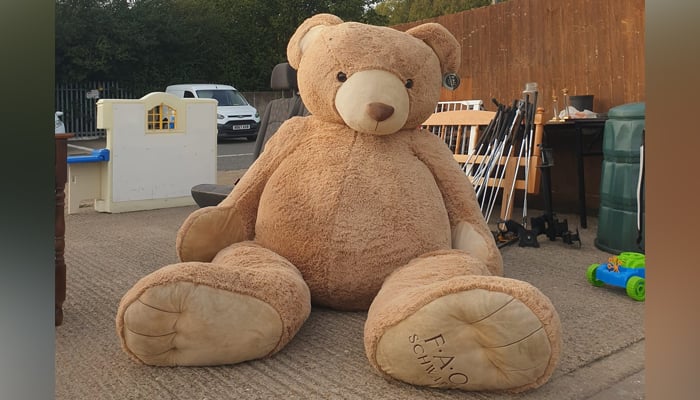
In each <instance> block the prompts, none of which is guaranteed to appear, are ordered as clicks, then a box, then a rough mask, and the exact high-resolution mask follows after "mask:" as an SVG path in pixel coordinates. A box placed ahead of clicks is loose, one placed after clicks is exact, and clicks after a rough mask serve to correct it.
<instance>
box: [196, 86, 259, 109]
mask: <svg viewBox="0 0 700 400" xmlns="http://www.w3.org/2000/svg"><path fill="white" fill-rule="evenodd" d="M197 97H199V98H200V99H214V100H216V101H218V102H219V106H221V107H226V106H245V105H247V104H248V102H247V101H246V100H245V98H244V97H243V95H241V94H240V93H238V91H236V90H231V89H206V90H197Z"/></svg>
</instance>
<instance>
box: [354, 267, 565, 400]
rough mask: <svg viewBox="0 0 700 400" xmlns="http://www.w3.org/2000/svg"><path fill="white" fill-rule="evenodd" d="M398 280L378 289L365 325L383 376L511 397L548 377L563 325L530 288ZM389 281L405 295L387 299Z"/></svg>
mask: <svg viewBox="0 0 700 400" xmlns="http://www.w3.org/2000/svg"><path fill="white" fill-rule="evenodd" d="M391 279H393V280H394V282H392V281H391ZM400 280H401V277H400V274H399V276H392V277H390V279H389V280H388V281H387V282H386V283H385V286H384V287H383V288H382V291H384V290H387V294H388V295H390V296H391V297H390V298H389V297H383V296H382V293H381V292H380V294H379V295H378V298H377V300H379V303H378V304H376V306H377V308H375V304H373V305H372V307H373V308H374V309H370V313H369V316H368V321H367V324H366V327H365V344H366V347H367V354H368V357H369V358H370V362H371V363H372V364H373V366H374V367H375V368H376V369H377V370H378V371H379V372H380V373H381V374H383V375H385V376H388V377H391V378H394V379H397V380H400V381H403V382H406V383H411V384H414V385H421V386H429V387H437V388H451V389H462V390H508V391H513V392H519V391H523V390H526V389H530V388H534V387H537V386H540V385H542V384H543V383H544V382H546V381H547V379H548V378H549V377H550V376H551V374H552V372H553V370H554V368H555V366H556V363H557V361H558V358H559V353H560V345H561V343H560V341H561V339H560V322H559V318H558V316H557V314H556V311H555V310H554V307H553V306H552V304H551V303H550V301H549V299H548V298H547V297H546V296H544V295H543V294H542V293H541V292H540V291H539V290H537V289H536V288H535V287H533V286H532V285H530V284H528V283H526V282H522V281H518V280H513V279H508V278H502V277H494V276H471V275H465V276H456V277H452V278H448V279H445V280H441V281H438V282H435V281H434V282H432V283H428V284H418V285H415V286H413V287H409V286H407V285H406V283H407V282H406V281H403V282H401V283H399V281H400ZM423 283H426V282H423ZM392 284H395V285H397V287H398V285H399V284H400V285H401V286H402V287H403V290H401V291H402V292H403V293H404V294H403V295H401V294H398V293H393V294H392V293H391V292H392V291H393V290H392ZM377 300H375V301H377ZM387 313H391V314H393V315H395V316H396V317H395V318H391V317H389V318H390V319H393V321H387V316H388V315H389V314H387Z"/></svg>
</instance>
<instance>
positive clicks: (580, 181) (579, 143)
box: [576, 126, 588, 229]
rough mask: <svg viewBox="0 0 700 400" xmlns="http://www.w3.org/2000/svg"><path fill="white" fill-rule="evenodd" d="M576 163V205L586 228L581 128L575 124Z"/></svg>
mask: <svg viewBox="0 0 700 400" xmlns="http://www.w3.org/2000/svg"><path fill="white" fill-rule="evenodd" d="M576 164H577V167H576V168H577V170H578V171H577V172H578V205H579V216H580V218H581V228H584V229H585V228H587V227H588V223H587V218H586V182H585V178H584V173H583V167H584V165H583V129H582V128H581V127H580V126H576Z"/></svg>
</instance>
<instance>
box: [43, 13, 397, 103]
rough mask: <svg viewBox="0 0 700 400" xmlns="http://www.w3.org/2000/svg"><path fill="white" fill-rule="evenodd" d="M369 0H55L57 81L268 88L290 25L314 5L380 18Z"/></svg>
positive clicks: (347, 16) (349, 16) (351, 16)
mask: <svg viewBox="0 0 700 400" xmlns="http://www.w3.org/2000/svg"><path fill="white" fill-rule="evenodd" d="M375 3H377V0H269V1H266V2H260V1H259V0H56V79H57V81H59V82H61V81H63V82H65V81H89V80H111V81H120V82H124V84H130V85H132V86H134V87H138V88H143V90H144V91H153V90H163V88H164V87H165V86H166V85H167V84H171V83H175V82H185V81H188V82H221V83H231V84H234V85H235V86H236V87H238V88H239V89H240V90H246V91H248V90H268V89H269V76H270V71H272V68H273V67H274V65H275V64H277V63H280V62H283V61H285V60H286V47H287V42H288V40H289V38H290V37H291V35H292V34H293V33H294V31H295V29H296V28H297V26H298V25H299V24H300V23H301V22H302V21H303V20H304V19H306V18H308V17H310V16H311V15H313V14H317V13H323V12H327V13H333V14H336V15H338V16H339V17H340V18H342V19H343V20H346V21H362V22H368V23H375V24H383V23H386V18H385V17H383V16H381V15H379V14H377V13H376V11H375V9H374V8H373V6H374V5H375Z"/></svg>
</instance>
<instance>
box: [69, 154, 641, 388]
mask: <svg viewBox="0 0 700 400" xmlns="http://www.w3.org/2000/svg"><path fill="white" fill-rule="evenodd" d="M100 147H104V142H100V141H89V142H88V141H84V142H82V141H81V142H77V143H76V142H73V143H71V146H70V147H69V154H78V153H85V152H86V151H87V152H89V149H91V148H100ZM244 172H245V170H233V171H219V173H218V179H217V183H220V184H228V185H230V184H232V183H233V182H234V181H235V180H236V179H237V178H239V177H240V176H241V175H242V174H243V173H244ZM190 208H191V207H190ZM190 208H181V209H174V210H154V211H144V212H139V213H125V214H113V215H106V214H101V213H97V212H95V211H94V210H91V209H89V208H86V209H81V211H80V212H79V213H78V214H76V215H70V216H68V218H67V232H68V236H67V239H68V240H67V249H66V259H67V263H68V265H69V266H70V271H69V274H68V279H69V287H68V289H69V292H68V298H67V303H66V320H65V321H66V322H65V324H64V326H62V327H60V328H58V329H57V349H56V351H57V398H64V399H74V398H75V399H80V398H143V397H139V396H140V395H141V394H142V393H147V391H148V390H154V392H153V395H152V397H150V398H154V399H155V398H171V399H176V398H178V399H179V398H183V399H184V398H198V397H191V396H192V395H193V393H192V392H189V391H188V390H191V388H190V387H187V386H188V385H189V384H188V383H187V382H190V383H191V384H193V385H199V384H204V383H203V381H204V382H207V383H206V384H205V386H207V390H210V391H213V392H209V393H216V391H217V390H220V391H221V393H224V392H227V391H232V392H231V393H229V394H228V395H232V394H233V393H234V392H235V393H238V395H239V397H240V398H275V397H274V396H273V395H272V393H277V392H275V391H274V390H272V389H271V388H258V389H257V390H258V394H257V395H256V396H253V395H252V393H249V394H250V396H245V395H244V394H245V393H246V392H245V390H247V389H245V390H244V391H242V392H240V390H241V388H240V387H239V386H235V387H229V386H228V385H230V384H232V381H233V380H235V379H237V378H235V377H233V376H228V375H227V374H229V373H232V372H233V371H244V372H245V371H247V372H249V373H250V374H251V375H250V376H251V377H255V378H254V379H260V383H261V384H262V385H263V386H264V385H267V384H272V383H271V382H276V381H269V382H268V380H267V379H269V378H273V377H275V376H276V375H274V374H277V373H283V374H289V375H284V376H288V378H284V377H283V376H282V375H280V376H279V377H278V378H279V379H281V380H282V381H283V382H287V381H286V380H285V379H288V382H287V383H288V384H289V385H290V386H289V388H288V389H285V390H288V392H284V393H285V394H286V395H289V396H287V397H290V396H291V397H297V396H298V398H324V396H323V395H320V396H319V393H335V395H331V394H329V395H328V396H325V398H368V397H366V396H368V393H369V394H372V393H373V395H372V397H371V398H395V397H392V396H389V397H387V396H388V394H387V393H385V392H383V391H386V390H390V391H392V395H393V394H395V395H397V396H404V397H397V398H461V399H472V398H478V399H511V398H513V399H515V398H517V399H537V400H544V399H553V400H554V399H556V400H561V399H577V400H578V399H590V400H615V399H632V400H637V399H644V384H645V371H644V344H645V340H644V332H643V310H644V305H643V303H638V302H634V301H631V300H630V299H629V298H627V297H626V296H625V295H624V291H622V293H620V292H619V291H615V290H610V289H606V288H593V287H591V286H590V285H589V284H587V282H585V278H583V279H582V278H581V276H580V273H579V271H578V270H575V271H574V270H572V269H571V268H573V266H576V268H579V269H580V267H581V266H582V265H586V262H590V260H597V259H601V258H603V257H605V256H606V254H604V253H602V252H600V251H598V250H596V249H594V248H592V247H593V246H592V242H593V238H594V237H595V229H596V221H592V222H591V226H590V227H589V229H586V230H583V231H582V239H583V243H584V246H583V248H582V249H580V250H575V249H569V248H568V247H567V246H566V245H564V244H562V243H561V242H549V241H546V239H544V240H542V242H544V243H542V247H541V248H539V249H523V248H518V247H517V246H509V247H508V248H506V249H504V250H503V254H504V260H506V262H507V265H509V266H510V267H509V269H508V270H507V275H510V276H511V277H516V278H520V279H525V280H528V281H531V282H533V283H535V284H536V286H538V287H540V288H541V289H542V290H543V292H545V293H546V294H547V295H548V296H550V298H551V299H552V301H553V302H554V303H555V305H557V307H558V311H559V313H560V315H561V317H562V320H563V325H564V327H565V328H566V329H567V331H566V337H565V338H564V340H565V345H566V353H565V355H564V358H563V360H562V363H561V366H560V367H559V369H558V370H557V372H556V373H555V375H554V376H553V377H552V379H551V381H550V382H548V383H547V384H546V385H545V386H543V387H542V388H540V389H538V390H537V391H535V392H529V393H526V394H523V395H519V396H499V395H490V394H483V395H477V396H476V397H474V396H473V395H468V394H464V395H459V394H458V393H447V394H443V393H442V392H440V393H436V392H434V391H424V390H422V391H415V390H413V389H412V388H407V387H404V386H399V387H395V386H391V385H389V386H387V384H386V383H384V382H383V381H381V380H376V379H375V378H376V377H374V376H373V375H372V374H371V373H369V372H368V371H365V369H366V366H365V363H366V360H363V354H361V352H359V353H358V348H356V347H359V346H361V345H360V344H358V343H351V344H353V347H347V348H348V349H350V350H345V353H344V355H345V356H349V357H350V358H349V359H348V360H347V362H348V364H347V365H345V368H349V367H350V366H351V364H350V362H355V363H357V365H356V366H354V367H353V368H355V369H352V371H353V373H354V374H355V375H351V376H350V377H349V378H350V379H351V380H352V379H362V380H363V381H360V382H363V384H364V385H366V387H365V388H364V389H362V390H360V389H353V387H354V386H356V385H354V384H353V383H352V382H345V380H346V379H341V380H339V381H337V382H336V385H337V387H335V388H333V387H323V386H322V387H320V388H319V387H314V385H310V386H309V382H305V383H301V382H303V381H304V379H306V380H307V381H308V380H309V379H311V381H314V380H313V379H312V377H311V375H306V374H308V373H311V372H310V371H313V372H314V373H316V374H319V375H318V376H321V374H324V373H331V374H332V373H341V374H342V373H347V370H346V369H343V368H341V369H340V370H336V369H335V368H337V367H339V365H337V363H338V362H340V359H337V361H333V360H334V358H333V357H331V358H330V359H329V358H328V356H329V355H334V356H335V357H337V356H338V354H335V353H332V354H327V352H328V351H329V348H328V347H321V348H318V349H315V351H317V352H318V353H317V354H314V353H313V352H312V353H309V352H308V351H307V350H308V347H311V345H312V342H314V341H317V340H319V337H316V336H313V335H312V331H313V332H315V333H317V332H316V330H317V329H319V330H320V329H322V327H323V329H331V331H329V334H328V337H326V338H325V339H327V340H329V343H330V345H331V346H336V347H337V346H348V344H347V343H345V344H341V343H343V342H342V340H341V339H344V338H345V335H348V332H349V333H351V334H352V333H353V332H354V331H357V332H361V329H362V319H363V316H362V315H354V314H352V315H335V314H332V313H326V314H324V313H321V314H320V315H319V314H316V315H317V316H316V317H315V319H312V320H311V321H310V322H309V325H310V327H309V328H308V329H307V330H305V331H302V332H301V334H300V338H299V339H298V340H297V341H296V345H294V346H290V349H289V350H287V351H285V352H284V354H281V355H279V356H276V357H274V358H273V359H271V360H270V361H269V363H268V362H260V363H257V364H255V363H254V364H252V365H251V366H249V367H240V368H237V369H232V368H213V369H185V370H183V369H176V370H159V369H156V370H153V369H143V368H140V367H138V366H135V365H132V363H130V362H129V361H128V360H126V359H125V358H124V356H123V354H121V353H120V352H119V349H118V346H115V343H114V337H113V327H112V321H113V319H112V318H113V312H114V306H115V304H116V303H117V302H118V298H119V296H120V295H121V294H122V293H123V291H124V289H125V288H126V287H128V286H129V285H130V284H131V283H132V281H133V280H135V279H137V277H140V276H142V275H143V274H145V273H146V272H147V270H148V268H154V265H162V264H164V263H166V262H170V261H168V260H171V259H172V254H171V250H172V249H171V248H172V245H173V242H172V241H173V238H172V236H173V235H174V232H175V231H176V229H177V227H178V225H179V223H180V222H181V220H182V218H183V216H186V215H187V214H188V213H189V212H191V211H192V210H191V209H190ZM574 220H576V217H575V216H571V217H570V218H569V221H574ZM141 225H143V226H141ZM105 226H109V227H110V229H109V231H108V232H107V231H105V229H104V227H105ZM105 235H107V236H105ZM117 244H118V246H117ZM129 244H131V246H133V247H134V248H135V249H136V252H135V253H129V254H127V255H125V254H124V252H123V250H122V246H124V247H127V246H128V245H129ZM96 246H97V247H98V248H96ZM587 260H588V261H587ZM130 264H133V269H132V270H131V271H129V273H130V274H131V276H128V275H121V274H120V275H114V269H115V268H126V267H128V266H129V265H130ZM151 264H153V265H151ZM570 267H571V268H570ZM86 279H87V280H86ZM101 280H103V281H104V283H103V282H102V281H101ZM110 296H111V297H110ZM101 302H103V303H101ZM336 325H337V326H336ZM100 330H104V332H101V331H100ZM98 331H100V332H101V333H103V335H102V336H99V335H97V336H93V335H95V334H96V333H100V332H98ZM357 332H355V333H357ZM630 332H631V333H630ZM104 335H106V336H107V339H105V338H104ZM348 340H350V341H356V340H357V338H356V337H354V336H350V337H349V338H348ZM303 346H306V347H307V348H304V347H303ZM336 350H337V349H336ZM348 351H350V353H348ZM341 352H342V350H341ZM101 353H107V354H105V355H104V357H103V358H101ZM356 353H357V354H356ZM324 354H325V355H324ZM341 355H342V354H341ZM305 357H308V358H305ZM316 357H318V358H319V359H316ZM322 359H323V360H325V362H327V363H328V364H320V365H318V366H316V363H318V362H324V361H323V360H322ZM298 362H301V363H302V364H299V365H297V364H295V363H298ZM280 363H281V364H282V365H281V367H282V368H281V369H279V368H280ZM285 363H286V365H287V366H286V367H285V366H284V365H285ZM105 366H109V368H107V370H105V368H104V367H105ZM290 366H296V367H294V368H291V367H290ZM246 368H248V369H246ZM251 368H252V369H251ZM295 368H301V369H302V370H306V372H304V371H302V370H300V371H293V370H294V369H295ZM259 373H262V375H259ZM300 373H301V375H299V374H300ZM270 374H273V375H270ZM258 375H259V376H258ZM224 376H226V377H227V378H225V380H224V381H221V382H219V380H221V379H224V378H223V377H224ZM159 379H161V380H169V382H170V384H173V383H174V382H181V384H182V385H184V386H183V387H182V388H181V390H182V393H180V394H176V393H174V392H173V393H171V394H170V395H168V396H169V397H159V396H162V395H164V394H165V393H160V392H158V391H157V390H158V386H159V385H162V384H164V383H159ZM251 379H253V378H251ZM299 379H301V380H299ZM314 382H315V381H314ZM334 382H335V381H334ZM153 385H155V386H153ZM217 385H218V386H217ZM295 385H296V386H295ZM343 388H344V389H343ZM104 390H109V391H114V393H112V394H111V395H110V396H108V397H103V396H102V395H104V393H105V392H104ZM134 390H136V392H137V393H138V395H136V394H135V392H134ZM139 390H145V391H146V392H139ZM237 390H238V392H236V391H237ZM260 390H262V392H260ZM332 390H347V391H348V392H347V393H345V392H342V391H341V392H326V391H332ZM353 390H354V391H353ZM375 391H376V392H375ZM393 391H395V393H394V392H393ZM196 393H199V392H196ZM202 393H204V392H202ZM265 393H267V394H265ZM338 393H340V394H338ZM348 393H350V394H348ZM351 393H360V395H358V396H357V397H353V395H351ZM279 394H280V395H282V394H283V393H282V392H280V393H279ZM86 396H87V397H86ZM95 396H97V397H95ZM134 396H136V397H134ZM226 396H227V395H223V394H222V395H221V396H216V395H214V396H213V397H208V398H230V397H226Z"/></svg>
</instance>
